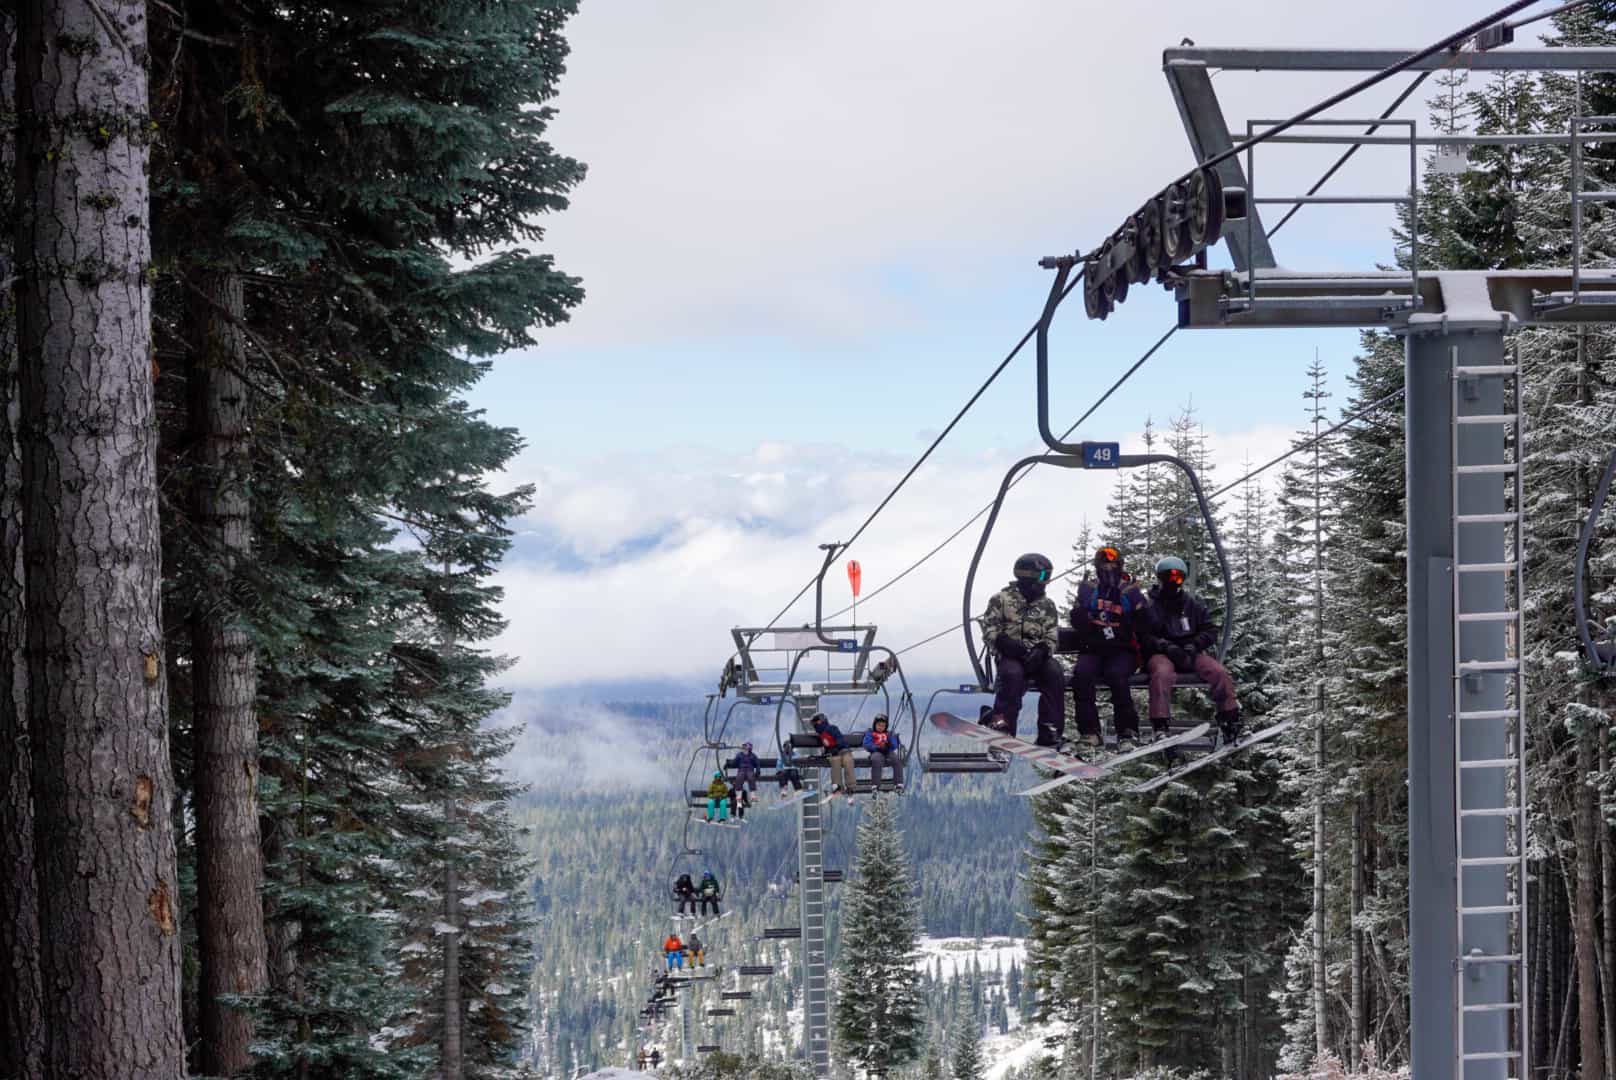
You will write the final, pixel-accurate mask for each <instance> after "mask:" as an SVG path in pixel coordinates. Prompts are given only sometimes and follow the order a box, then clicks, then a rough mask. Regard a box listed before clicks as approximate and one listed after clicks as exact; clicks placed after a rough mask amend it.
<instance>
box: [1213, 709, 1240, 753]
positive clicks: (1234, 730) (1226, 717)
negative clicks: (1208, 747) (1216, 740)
mask: <svg viewBox="0 0 1616 1080" xmlns="http://www.w3.org/2000/svg"><path fill="white" fill-rule="evenodd" d="M1241 730H1242V725H1241V723H1240V710H1239V709H1235V710H1234V711H1232V712H1220V713H1218V732H1219V734H1221V735H1222V736H1223V745H1225V746H1233V745H1234V744H1235V743H1237V742H1239V741H1240V732H1241Z"/></svg>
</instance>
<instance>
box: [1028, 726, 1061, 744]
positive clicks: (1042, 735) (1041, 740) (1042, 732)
mask: <svg viewBox="0 0 1616 1080" xmlns="http://www.w3.org/2000/svg"><path fill="white" fill-rule="evenodd" d="M1032 744H1033V745H1034V746H1048V747H1051V748H1054V747H1058V746H1060V744H1061V738H1060V735H1059V734H1058V733H1056V731H1055V730H1054V729H1053V728H1045V727H1041V728H1039V729H1038V738H1036V739H1034V740H1033V741H1032Z"/></svg>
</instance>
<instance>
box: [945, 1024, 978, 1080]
mask: <svg viewBox="0 0 1616 1080" xmlns="http://www.w3.org/2000/svg"><path fill="white" fill-rule="evenodd" d="M958 1027H959V1030H958V1032H957V1033H956V1034H955V1036H954V1045H953V1051H952V1055H951V1056H950V1058H949V1075H950V1076H951V1077H953V1080H983V1078H984V1076H985V1075H986V1067H987V1066H986V1063H985V1062H984V1061H983V1060H982V1020H981V1018H980V1017H978V1016H976V1015H974V1014H973V1015H971V1016H967V1017H962V1018H961V1019H960V1021H959V1025H958Z"/></svg>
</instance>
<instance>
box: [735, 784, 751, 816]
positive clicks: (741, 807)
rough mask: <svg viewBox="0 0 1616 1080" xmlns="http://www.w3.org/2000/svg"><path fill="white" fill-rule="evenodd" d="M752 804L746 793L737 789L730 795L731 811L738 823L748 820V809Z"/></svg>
mask: <svg viewBox="0 0 1616 1080" xmlns="http://www.w3.org/2000/svg"><path fill="white" fill-rule="evenodd" d="M751 805H752V803H751V801H750V800H748V799H747V797H746V792H744V791H742V790H741V789H740V788H736V789H735V790H734V791H731V792H730V793H729V811H730V813H732V814H734V815H735V820H736V821H744V820H746V808H747V807H748V806H751Z"/></svg>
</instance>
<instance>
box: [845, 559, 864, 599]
mask: <svg viewBox="0 0 1616 1080" xmlns="http://www.w3.org/2000/svg"><path fill="white" fill-rule="evenodd" d="M847 583H848V584H849V585H851V586H853V599H855V600H857V599H858V594H859V586H860V585H862V584H863V583H864V572H863V571H862V570H860V569H859V564H858V560H857V559H848V560H847Z"/></svg>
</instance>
